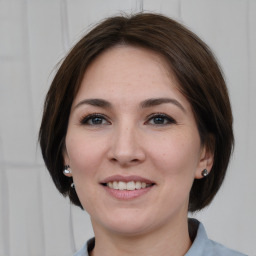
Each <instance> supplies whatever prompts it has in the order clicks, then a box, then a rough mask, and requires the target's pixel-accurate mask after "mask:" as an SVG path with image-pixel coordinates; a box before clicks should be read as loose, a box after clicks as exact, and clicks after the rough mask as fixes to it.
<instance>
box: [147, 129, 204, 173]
mask: <svg viewBox="0 0 256 256" xmlns="http://www.w3.org/2000/svg"><path fill="white" fill-rule="evenodd" d="M152 145H154V146H148V148H149V149H150V152H149V154H150V155H151V159H152V161H153V164H154V165H155V166H156V168H157V169H158V170H162V171H164V172H166V173H167V174H169V175H183V174H185V173H191V175H194V171H195V170H196V168H197V165H198V161H199V159H200V139H199V138H197V136H194V138H193V137H191V136H184V134H176V136H169V137H168V136H165V138H164V139H161V140H159V139H158V141H157V142H155V141H152Z"/></svg>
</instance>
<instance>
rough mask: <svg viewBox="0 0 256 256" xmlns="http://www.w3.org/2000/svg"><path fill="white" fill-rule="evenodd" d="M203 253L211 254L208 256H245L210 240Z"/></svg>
mask: <svg viewBox="0 0 256 256" xmlns="http://www.w3.org/2000/svg"><path fill="white" fill-rule="evenodd" d="M205 252H211V254H210V255H219V256H246V255H245V254H242V253H240V252H237V251H234V250H232V249H229V248H227V247H226V246H224V245H222V244H220V243H217V242H215V241H212V240H209V241H208V244H207V247H206V248H205Z"/></svg>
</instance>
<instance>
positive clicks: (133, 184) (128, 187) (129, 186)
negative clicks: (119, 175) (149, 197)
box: [126, 181, 135, 190]
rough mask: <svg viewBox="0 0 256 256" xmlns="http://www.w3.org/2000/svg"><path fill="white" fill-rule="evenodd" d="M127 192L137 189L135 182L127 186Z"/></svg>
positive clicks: (130, 182)
mask: <svg viewBox="0 0 256 256" xmlns="http://www.w3.org/2000/svg"><path fill="white" fill-rule="evenodd" d="M126 189H127V190H134V189H135V182H134V181H129V182H128V183H127V185H126Z"/></svg>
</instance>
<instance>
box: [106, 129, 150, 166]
mask: <svg viewBox="0 0 256 256" xmlns="http://www.w3.org/2000/svg"><path fill="white" fill-rule="evenodd" d="M145 156H146V155H145V151H144V149H143V141H142V137H141V136H140V134H139V131H138V128H136V127H133V126H131V125H127V124H126V125H125V124H124V125H122V126H120V127H116V129H115V130H114V132H113V136H112V141H111V147H110V148H109V152H108V158H109V160H110V161H112V162H114V163H118V164H119V165H121V166H127V167H128V166H133V165H136V164H139V163H141V162H143V161H144V160H145Z"/></svg>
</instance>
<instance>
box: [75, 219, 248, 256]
mask: <svg viewBox="0 0 256 256" xmlns="http://www.w3.org/2000/svg"><path fill="white" fill-rule="evenodd" d="M189 224H190V225H192V226H193V228H196V229H197V230H194V231H193V232H194V233H196V234H195V235H194V236H195V238H194V242H193V244H192V246H191V247H190V249H189V250H188V252H187V253H186V254H185V256H206V255H207V256H246V255H245V254H242V253H240V252H237V251H234V250H231V249H228V248H227V247H225V246H223V245H221V244H219V243H216V242H214V241H212V240H210V239H209V238H208V237H207V234H206V231H205V228H204V226H203V224H202V223H200V222H199V221H197V220H195V219H189ZM94 243H95V241H94V239H90V240H89V241H88V242H87V243H86V244H85V245H84V247H83V248H82V249H81V250H80V251H78V252H77V253H76V254H75V255H74V256H89V254H88V250H89V251H90V250H92V249H93V247H94Z"/></svg>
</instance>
